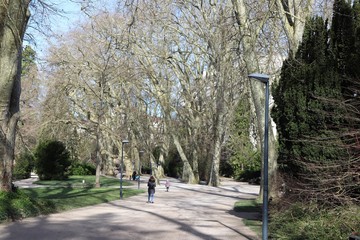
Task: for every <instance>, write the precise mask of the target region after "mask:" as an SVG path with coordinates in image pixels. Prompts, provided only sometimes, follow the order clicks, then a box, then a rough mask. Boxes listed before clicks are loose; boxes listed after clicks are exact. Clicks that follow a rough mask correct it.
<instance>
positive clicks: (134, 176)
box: [132, 171, 136, 181]
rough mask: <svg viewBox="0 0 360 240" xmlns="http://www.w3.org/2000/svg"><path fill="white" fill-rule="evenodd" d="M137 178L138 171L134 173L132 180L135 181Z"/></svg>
mask: <svg viewBox="0 0 360 240" xmlns="http://www.w3.org/2000/svg"><path fill="white" fill-rule="evenodd" d="M135 178H136V171H134V172H133V174H132V180H133V181H135Z"/></svg>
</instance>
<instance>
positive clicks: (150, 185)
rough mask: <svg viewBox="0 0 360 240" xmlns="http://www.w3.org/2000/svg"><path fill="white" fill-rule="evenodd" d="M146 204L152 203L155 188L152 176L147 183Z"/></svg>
mask: <svg viewBox="0 0 360 240" xmlns="http://www.w3.org/2000/svg"><path fill="white" fill-rule="evenodd" d="M147 185H148V201H147V202H148V203H154V194H155V187H156V182H155V178H154V176H150V178H149V181H148V184H147Z"/></svg>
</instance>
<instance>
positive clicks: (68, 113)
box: [0, 0, 327, 189]
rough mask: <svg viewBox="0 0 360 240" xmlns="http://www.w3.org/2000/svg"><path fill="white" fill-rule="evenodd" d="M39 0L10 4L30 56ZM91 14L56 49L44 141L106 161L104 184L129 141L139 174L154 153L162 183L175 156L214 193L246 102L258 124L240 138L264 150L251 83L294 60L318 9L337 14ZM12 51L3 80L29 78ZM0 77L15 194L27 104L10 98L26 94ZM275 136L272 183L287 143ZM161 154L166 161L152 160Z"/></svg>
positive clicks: (290, 9)
mask: <svg viewBox="0 0 360 240" xmlns="http://www.w3.org/2000/svg"><path fill="white" fill-rule="evenodd" d="M31 2H32V3H33V4H41V3H43V2H42V1H22V0H16V1H11V3H8V2H7V1H2V2H1V5H0V7H1V11H2V12H3V13H4V14H1V16H2V17H3V20H4V21H2V22H5V21H9V22H11V23H13V22H16V23H17V24H19V25H16V26H12V25H11V24H5V25H1V26H2V28H3V29H4V31H5V30H6V31H9V33H12V34H13V35H12V38H11V39H10V40H11V42H13V43H16V44H17V45H15V46H16V49H17V50H18V51H19V52H20V50H21V43H22V39H23V32H24V28H25V26H26V23H27V19H28V15H26V13H27V10H28V7H29V4H30V3H31ZM114 2H116V1H114ZM12 4H14V5H12ZM90 5H91V1H89V4H88V5H87V7H86V8H83V10H84V11H85V13H86V16H88V18H87V19H86V20H84V21H83V22H80V23H79V26H78V27H77V28H74V29H72V30H71V31H70V32H69V33H66V34H63V35H62V37H61V36H59V38H58V39H57V41H56V43H55V44H54V45H53V46H52V47H51V48H50V53H49V56H48V58H47V61H48V63H49V64H48V65H47V68H46V70H47V71H48V73H47V75H46V76H45V79H46V83H47V85H46V88H45V86H44V85H42V86H41V88H40V91H39V93H41V92H46V93H47V95H46V100H45V104H44V106H43V108H42V114H41V116H34V118H33V119H32V120H31V119H29V122H35V123H36V122H39V121H37V120H38V119H36V118H37V117H41V119H43V124H42V127H41V128H39V129H41V132H40V133H41V136H46V137H47V138H51V137H56V138H59V139H61V140H63V141H64V142H66V143H69V144H67V145H69V146H71V147H72V148H73V151H72V153H73V154H74V155H78V156H81V157H83V156H85V155H86V154H87V156H88V158H93V159H95V160H96V165H97V168H98V171H97V175H98V176H99V173H100V170H101V167H103V166H106V164H107V162H106V159H108V158H111V156H114V155H116V156H118V155H119V151H120V150H121V148H122V140H123V139H125V138H128V139H129V140H130V146H129V148H128V149H131V151H126V153H127V155H128V156H131V159H130V158H126V160H127V161H126V164H127V165H128V166H129V167H128V169H131V167H132V166H131V165H132V162H134V166H135V168H136V169H137V167H138V165H139V164H140V160H139V159H140V157H139V151H140V150H144V151H145V153H146V155H144V156H143V157H145V156H146V158H148V159H150V161H151V165H152V166H153V168H154V172H155V174H156V175H158V176H159V177H161V176H162V174H163V168H162V166H163V163H164V161H165V157H166V156H167V155H168V153H169V151H170V150H171V148H175V149H176V151H177V153H178V155H179V156H180V158H181V161H182V165H183V172H182V178H183V179H184V180H186V181H187V182H197V181H199V179H205V180H208V181H209V183H210V184H211V185H214V186H217V185H218V184H219V166H220V159H221V156H222V154H221V153H222V151H223V148H224V146H225V143H226V142H230V141H232V140H233V139H234V138H233V137H232V134H231V132H230V131H229V130H230V126H231V123H232V122H233V116H234V115H233V113H234V110H235V108H236V107H237V106H238V104H239V102H246V104H248V105H247V106H248V107H246V108H245V109H244V113H248V119H249V120H248V123H249V124H250V126H251V127H250V128H249V126H244V125H241V127H242V129H238V130H234V131H237V132H244V133H245V134H242V135H241V134H240V135H241V136H244V135H247V134H246V133H249V135H251V136H252V137H251V138H249V140H248V142H252V143H253V144H254V145H255V147H257V148H259V149H260V148H261V146H262V144H260V143H261V141H262V136H263V132H262V131H263V130H262V129H263V128H262V124H263V121H262V119H263V114H264V111H263V102H262V98H263V96H264V94H263V91H264V89H263V86H262V85H261V84H257V83H255V82H250V81H249V79H248V77H247V76H248V74H249V73H252V72H257V71H261V72H267V73H270V74H273V73H275V72H276V71H277V70H278V68H279V66H280V65H281V62H282V59H283V58H284V57H285V56H287V55H288V54H290V55H293V54H294V53H295V51H296V49H297V47H298V43H299V42H300V39H301V35H302V32H303V26H304V23H305V18H306V17H307V16H309V15H311V14H312V12H313V11H314V10H315V9H316V10H317V11H318V12H324V13H326V10H327V1H320V2H319V3H317V2H313V1H302V0H297V1H281V0H278V1H251V0H246V1H245V0H232V1H230V0H222V1H200V0H199V1H190V0H189V1H187V0H179V1H173V0H164V1H161V3H160V2H158V1H147V0H143V1H125V2H124V1H118V4H117V5H116V4H113V5H109V6H112V7H113V9H103V11H101V10H98V9H96V10H95V8H91V7H88V6H90ZM34 6H36V5H34ZM34 10H36V8H34ZM17 14H23V15H21V16H20V15H19V17H18V18H16V21H14V19H11V18H9V16H15V15H17ZM19 26H22V27H23V28H20V27H19ZM19 30H22V31H19ZM19 32H20V33H22V34H18V35H17V34H15V33H19ZM4 36H5V35H4ZM4 36H3V35H1V38H0V39H2V40H4V39H6V38H5V37H4ZM4 46H6V47H8V46H12V45H11V44H1V47H2V48H5V47H4ZM8 50H9V49H8ZM13 53H14V51H11V49H10V50H9V51H1V54H2V55H3V56H7V57H8V56H11V57H13V58H14V59H13V60H12V61H10V62H11V64H13V65H12V67H6V68H1V71H4V69H17V70H18V72H19V69H20V68H19V66H18V65H16V64H18V63H19V61H20V56H21V54H17V55H16V57H15V55H14V54H13ZM6 54H8V55H6ZM2 59H3V58H2ZM5 59H7V58H5ZM8 59H10V58H8ZM15 63H16V64H15ZM9 64H10V63H9ZM14 64H15V65H14ZM8 66H10V65H8ZM0 75H1V76H2V77H4V80H2V81H0V82H1V83H2V85H1V86H0V89H6V94H1V96H2V97H1V98H2V99H1V101H2V102H4V104H2V105H1V107H2V109H1V113H2V116H4V117H3V118H2V119H1V124H2V126H1V127H2V132H1V134H2V135H1V138H0V140H1V146H2V148H1V149H4V150H3V151H2V152H1V156H4V157H1V159H2V160H3V161H4V164H3V165H1V169H0V170H1V183H2V184H1V185H2V189H9V188H8V186H10V184H9V183H10V182H11V169H12V165H13V159H14V155H13V153H14V146H15V145H14V143H15V137H14V136H15V135H14V134H15V126H16V122H17V120H18V118H15V117H16V116H17V115H16V113H17V112H18V109H17V106H18V105H16V103H18V102H19V101H18V100H19V96H18V95H16V94H11V93H12V92H13V91H14V93H15V92H16V91H15V90H16V86H17V85H16V84H14V83H17V82H19V74H16V73H15V72H13V73H11V74H7V73H4V74H3V72H1V74H0ZM5 76H6V77H5ZM24 90H25V91H28V89H24ZM32 107H34V105H32ZM9 109H10V110H9ZM239 109H241V108H239ZM9 113H11V114H9ZM12 116H14V118H11V117H12ZM10 119H14V121H13V122H11V121H9V120H10ZM30 120H31V121H30ZM10 123H11V124H10ZM24 124H26V123H25V122H24ZM24 126H25V128H23V129H24V130H27V128H26V125H24ZM249 129H250V130H249ZM7 131H10V133H11V134H8V133H7ZM270 134H271V136H270V154H269V156H270V160H271V164H270V166H271V173H270V176H271V177H272V176H273V173H274V172H275V169H276V148H275V145H276V144H275V135H274V133H273V132H272V131H270ZM29 140H30V138H29ZM241 141H243V142H246V140H245V141H244V139H242V140H241ZM229 146H231V145H229ZM232 146H236V144H235V143H233V144H232ZM246 146H247V147H246V148H244V149H245V151H246V154H247V155H249V156H251V150H249V148H250V147H249V146H248V145H246ZM156 147H157V148H159V149H160V153H159V155H158V156H159V157H158V158H157V159H155V156H154V154H152V153H153V149H154V148H156ZM244 149H243V148H241V149H240V151H243V150H244ZM238 150H239V149H235V148H234V149H232V151H233V152H236V151H238ZM93 152H94V154H91V153H93ZM105 168H106V167H105Z"/></svg>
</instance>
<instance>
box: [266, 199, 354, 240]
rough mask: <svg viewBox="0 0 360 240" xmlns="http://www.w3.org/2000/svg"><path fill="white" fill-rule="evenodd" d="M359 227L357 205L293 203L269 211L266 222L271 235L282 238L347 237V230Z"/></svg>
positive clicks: (348, 233) (323, 238)
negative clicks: (330, 205) (269, 216)
mask: <svg viewBox="0 0 360 240" xmlns="http://www.w3.org/2000/svg"><path fill="white" fill-rule="evenodd" d="M359 230H360V207H359V206H342V207H337V208H334V209H320V208H318V206H316V205H312V206H308V205H303V204H300V203H297V204H293V205H292V206H291V207H290V208H289V209H287V210H281V211H277V212H276V213H272V214H271V220H270V223H269V233H270V235H271V238H272V239H284V240H285V239H289V240H290V239H291V240H293V239H299V240H300V239H302V240H304V239H306V240H328V239H337V240H342V239H344V240H347V239H348V237H349V235H350V234H351V232H354V231H359Z"/></svg>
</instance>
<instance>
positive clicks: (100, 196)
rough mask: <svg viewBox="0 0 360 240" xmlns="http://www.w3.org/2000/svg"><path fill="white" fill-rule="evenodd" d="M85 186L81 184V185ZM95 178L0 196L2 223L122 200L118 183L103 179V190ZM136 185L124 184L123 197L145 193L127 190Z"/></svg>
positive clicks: (77, 178)
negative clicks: (96, 185)
mask: <svg viewBox="0 0 360 240" xmlns="http://www.w3.org/2000/svg"><path fill="white" fill-rule="evenodd" d="M83 180H85V183H89V184H85V185H83V184H82V181H83ZM94 182H95V176H70V177H69V179H67V180H64V181H38V182H36V184H40V185H47V186H46V187H45V186H44V187H41V188H23V189H18V190H17V191H16V192H13V193H5V192H0V222H4V221H14V220H18V219H21V218H26V217H33V216H37V215H41V214H49V213H55V212H61V211H66V210H70V209H74V208H79V207H85V206H90V205H95V204H100V203H105V202H110V201H114V200H117V199H119V198H120V189H119V188H120V187H119V185H120V183H119V179H115V178H107V177H101V179H100V182H101V188H93V187H92V186H93V184H92V183H94ZM129 185H133V183H131V182H128V181H126V180H124V181H123V186H124V188H123V197H124V198H127V197H130V196H133V195H136V194H140V193H143V192H144V190H138V189H132V188H127V186H129Z"/></svg>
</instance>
